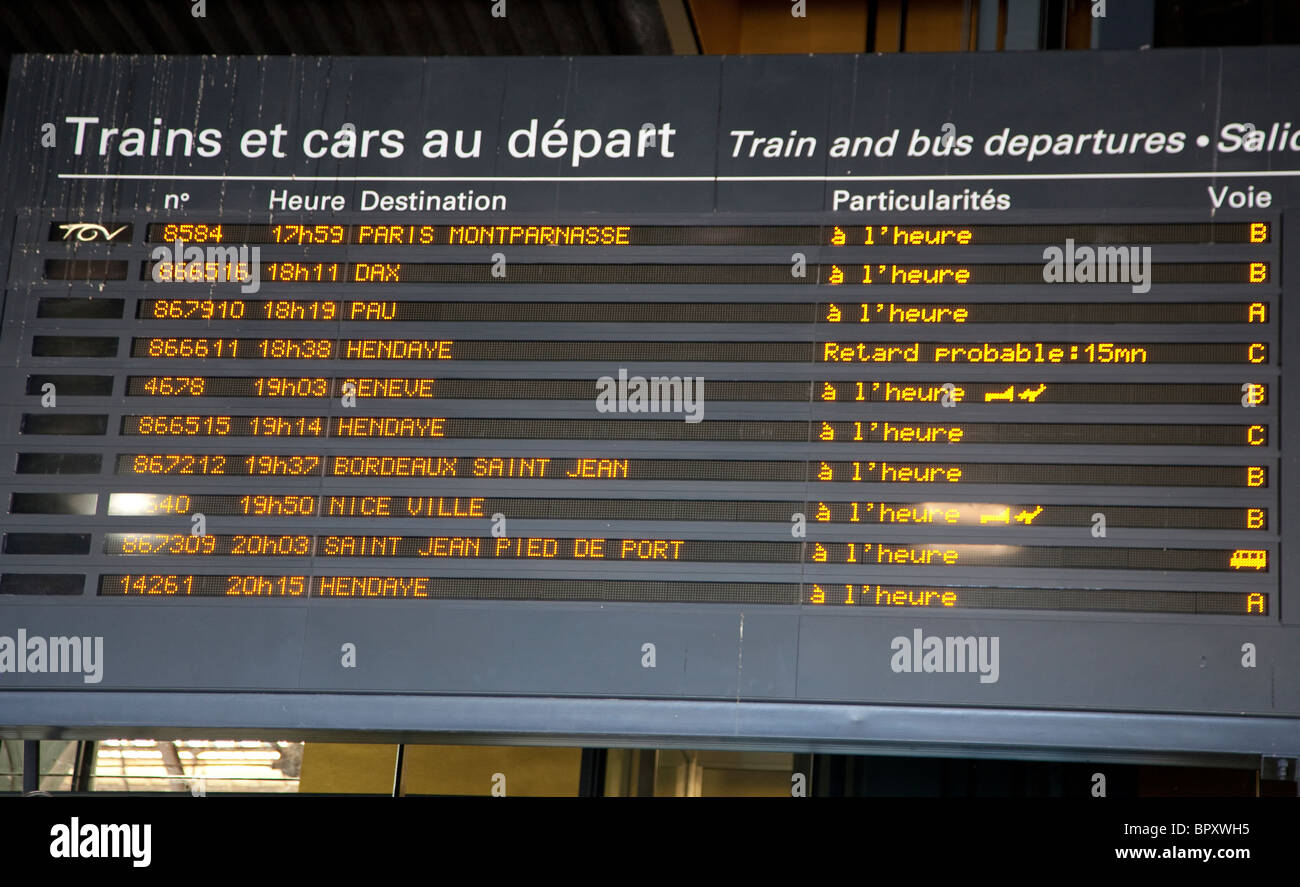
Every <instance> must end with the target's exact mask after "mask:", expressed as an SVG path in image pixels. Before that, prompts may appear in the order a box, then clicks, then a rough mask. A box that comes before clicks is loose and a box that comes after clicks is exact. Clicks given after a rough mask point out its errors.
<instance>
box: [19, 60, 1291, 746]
mask: <svg viewBox="0 0 1300 887" xmlns="http://www.w3.org/2000/svg"><path fill="white" fill-rule="evenodd" d="M1298 82H1300V51H1297V50H1295V49H1285V48H1278V49H1260V50H1213V51H1210V50H1206V51H1200V50H1195V51H1193V50H1188V51H1181V50H1180V51H1147V52H1140V53H1139V52H1134V53H1109V52H1079V53H1043V54H1017V53H1007V54H1002V53H998V54H988V55H983V54H969V55H944V54H924V55H915V56H897V57H883V56H802V57H794V56H788V57H787V56H774V57H727V58H716V57H715V58H702V57H695V58H621V59H610V58H545V59H537V58H531V59H529V58H519V59H504V58H503V59H338V58H329V59H324V58H302V57H295V58H251V57H238V58H217V57H202V58H162V57H113V56H100V57H87V56H77V57H72V56H68V57H58V56H51V57H44V56H41V57H37V56H21V57H18V58H17V59H16V61H15V62H14V67H13V71H12V74H11V76H10V80H9V84H10V85H9V94H8V100H7V104H6V106H5V118H4V130H3V154H2V155H0V181H3V183H4V185H3V187H4V191H3V196H2V198H0V203H2V206H0V213H2V215H0V244H3V248H2V249H3V251H2V252H0V280H2V281H3V286H4V296H3V328H2V329H0V365H3V368H4V369H3V376H2V377H0V534H2V535H0V724H2V725H3V726H0V730H3V731H6V732H7V733H8V734H9V735H18V734H20V733H22V735H32V733H31V731H34V730H39V729H57V730H63V731H71V732H72V733H76V732H77V731H81V732H83V733H87V734H89V733H94V732H96V731H100V732H102V731H109V732H108V733H106V734H105V735H117V734H116V733H112V731H113V730H119V731H120V730H121V729H124V728H134V729H145V728H148V729H163V730H165V729H172V730H173V732H174V731H175V730H176V729H200V728H207V729H217V730H226V731H232V730H236V731H237V730H244V731H254V732H258V735H261V734H262V733H268V732H275V734H276V735H277V736H279V735H288V734H293V735H329V734H340V735H345V734H349V733H350V732H352V731H363V730H364V731H378V733H379V734H386V735H394V736H410V737H414V736H439V735H441V736H458V737H477V738H478V739H481V740H485V741H506V740H508V741H525V742H557V743H559V742H566V743H573V742H587V743H594V744H602V743H603V744H605V745H615V744H637V743H640V744H646V743H647V742H650V743H651V744H658V745H665V744H667V745H672V744H688V745H690V744H693V747H701V745H702V744H710V743H711V744H714V745H719V744H722V745H726V744H731V745H737V746H743V747H754V748H773V749H787V750H800V749H802V750H812V749H833V748H839V749H858V750H864V749H871V748H887V747H892V748H908V749H913V750H915V749H918V748H920V749H926V748H928V749H932V750H934V749H965V750H967V751H972V750H979V749H984V750H988V749H1004V750H1015V749H1019V750H1020V751H1021V752H1024V751H1026V750H1028V751H1029V752H1032V753H1035V754H1044V755H1057V756H1062V755H1064V756H1069V755H1071V754H1091V753H1095V752H1096V751H1097V750H1100V749H1106V750H1109V751H1110V752H1111V753H1113V754H1121V755H1129V756H1134V757H1141V756H1144V755H1157V754H1161V753H1184V754H1193V753H1195V754H1200V755H1224V756H1227V755H1261V754H1263V755H1279V754H1280V755H1296V754H1297V753H1300V585H1297V581H1296V579H1295V568H1294V567H1292V565H1291V564H1290V563H1288V559H1289V558H1290V557H1291V556H1292V554H1293V550H1294V549H1292V548H1291V547H1290V546H1288V544H1287V542H1288V539H1290V540H1291V541H1296V538H1297V535H1298V534H1300V528H1296V527H1294V526H1291V524H1292V523H1294V518H1293V516H1292V515H1293V514H1294V512H1295V511H1296V509H1297V507H1300V501H1297V494H1296V486H1295V476H1296V471H1297V464H1296V457H1295V456H1294V455H1293V454H1288V452H1287V450H1288V447H1291V445H1292V442H1291V440H1290V438H1291V437H1293V436H1294V435H1295V434H1296V433H1297V432H1298V430H1300V429H1298V428H1297V413H1296V411H1294V410H1292V409H1290V408H1289V407H1288V406H1287V400H1286V398H1287V396H1288V395H1289V393H1290V392H1291V391H1292V390H1297V389H1300V378H1297V377H1296V374H1295V371H1294V369H1292V368H1293V367H1295V366H1297V365H1298V364H1297V360H1298V357H1297V355H1300V338H1298V336H1300V314H1298V313H1297V312H1296V311H1293V310H1291V308H1292V306H1290V305H1289V304H1288V300H1289V298H1292V297H1295V296H1296V294H1297V291H1296V290H1295V288H1294V284H1293V282H1292V278H1293V277H1294V276H1295V275H1297V274H1300V221H1297V220H1295V219H1293V218H1292V217H1291V214H1289V209H1290V208H1291V207H1292V206H1300V179H1298V178H1297V177H1298V176H1300V103H1298V102H1297V92H1296V84H1297V83H1298ZM1293 351H1294V352H1296V353H1295V354H1292V353H1291V352H1293ZM23 731H27V732H23ZM60 735H70V734H68V733H61V734H60ZM1089 750H1092V751H1089Z"/></svg>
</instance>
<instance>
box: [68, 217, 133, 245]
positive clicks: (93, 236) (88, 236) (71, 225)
mask: <svg viewBox="0 0 1300 887" xmlns="http://www.w3.org/2000/svg"><path fill="white" fill-rule="evenodd" d="M129 227H130V226H129V225H122V226H121V227H119V228H115V229H113V230H112V231H109V230H108V228H106V227H104V226H103V225H100V224H97V223H95V222H68V223H67V224H64V225H60V226H59V230H60V231H62V232H63V239H64V240H68V239H70V238H71V237H73V236H74V235H75V236H76V238H77V240H80V241H82V242H83V243H89V242H90V241H93V240H100V239H103V240H112V239H113V238H114V237H116V236H117V235H119V234H121V233H122V232H123V231H125V230H126V229H127V228H129Z"/></svg>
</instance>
